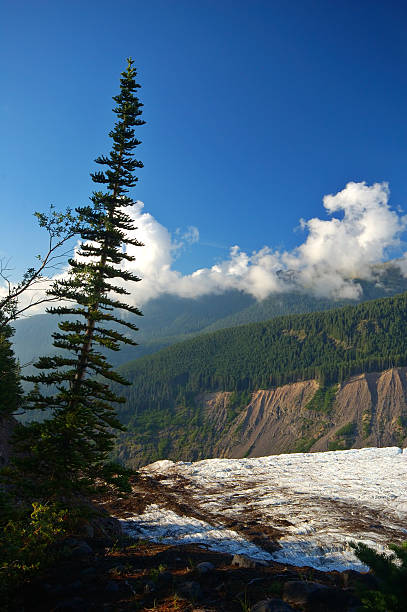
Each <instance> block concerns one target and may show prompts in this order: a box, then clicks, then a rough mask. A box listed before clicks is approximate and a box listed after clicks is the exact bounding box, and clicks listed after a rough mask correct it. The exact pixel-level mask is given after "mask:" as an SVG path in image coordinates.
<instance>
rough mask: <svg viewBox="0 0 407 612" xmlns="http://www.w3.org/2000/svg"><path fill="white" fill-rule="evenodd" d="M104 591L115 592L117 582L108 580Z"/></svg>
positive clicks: (117, 588)
mask: <svg viewBox="0 0 407 612" xmlns="http://www.w3.org/2000/svg"><path fill="white" fill-rule="evenodd" d="M105 591H107V592H108V593H117V592H118V591H119V585H118V584H117V582H114V581H113V580H109V582H108V583H107V585H106V586H105Z"/></svg>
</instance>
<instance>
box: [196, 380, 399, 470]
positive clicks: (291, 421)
mask: <svg viewBox="0 0 407 612" xmlns="http://www.w3.org/2000/svg"><path fill="white" fill-rule="evenodd" d="M317 390H318V384H317V382H316V381H312V380H311V381H305V382H298V383H294V384H290V385H284V386H283V387H277V388H276V389H272V390H259V391H256V392H255V393H253V395H252V399H251V402H250V403H249V404H248V406H247V407H246V408H245V409H244V410H243V412H242V413H241V414H240V415H239V417H238V418H237V419H236V421H235V422H234V423H233V424H232V426H231V427H230V429H229V431H225V432H224V434H223V435H222V436H221V437H220V439H219V441H218V443H217V445H216V447H215V456H216V455H217V456H222V457H231V458H240V457H260V456H265V455H271V454H277V453H284V452H295V451H298V452H304V451H310V452H316V451H325V450H340V449H348V448H363V447H366V446H377V447H384V446H393V445H397V446H406V445H407V368H393V369H391V370H387V371H385V372H380V373H371V374H362V375H359V376H355V377H353V378H351V379H349V380H348V381H346V382H345V383H343V384H342V385H340V386H338V387H337V388H335V389H333V391H332V401H331V404H330V405H328V406H327V405H326V404H325V406H323V405H322V406H318V405H313V403H312V402H311V400H312V398H313V397H314V396H315V394H316V392H317ZM217 396H218V397H217V403H220V402H221V400H222V398H221V394H217ZM212 404H213V402H212ZM210 408H211V402H208V409H209V410H210ZM212 410H213V406H212Z"/></svg>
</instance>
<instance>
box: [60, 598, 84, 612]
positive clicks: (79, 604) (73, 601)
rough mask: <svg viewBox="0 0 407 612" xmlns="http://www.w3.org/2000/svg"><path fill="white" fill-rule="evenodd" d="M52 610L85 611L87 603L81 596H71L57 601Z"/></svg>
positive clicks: (64, 611)
mask: <svg viewBox="0 0 407 612" xmlns="http://www.w3.org/2000/svg"><path fill="white" fill-rule="evenodd" d="M54 610H55V612H87V610H89V605H88V604H87V603H86V601H85V600H84V599H83V598H82V597H71V598H70V599H64V600H63V601H61V602H59V604H57V606H56V607H55V608H54Z"/></svg>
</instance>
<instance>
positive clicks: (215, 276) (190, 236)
mask: <svg viewBox="0 0 407 612" xmlns="http://www.w3.org/2000/svg"><path fill="white" fill-rule="evenodd" d="M388 201H389V188H388V185H387V183H375V184H373V185H371V186H369V185H366V183H365V182H361V183H354V182H351V183H348V184H347V185H346V187H345V188H344V189H343V190H342V191H339V192H338V193H336V194H334V195H326V196H325V197H324V198H323V206H324V208H325V212H326V213H327V214H328V219H327V220H323V219H319V218H316V217H315V218H312V219H309V220H303V219H302V220H301V221H300V223H301V227H302V229H303V231H304V233H305V240H304V241H303V242H302V244H300V245H299V246H298V247H296V248H295V249H293V250H291V251H278V250H275V249H273V248H272V247H271V246H264V247H263V248H261V249H260V250H258V251H254V252H252V253H246V252H244V251H242V250H241V249H240V248H239V246H237V245H235V246H232V247H231V248H230V251H229V255H228V257H226V258H225V259H224V260H223V261H220V262H218V263H216V264H215V265H213V266H212V267H208V268H201V269H197V270H195V271H194V272H193V273H192V274H186V275H184V274H182V273H181V272H179V271H178V270H177V269H176V260H177V256H178V255H179V253H180V252H181V251H182V250H183V249H185V248H186V247H188V245H191V244H193V243H195V242H198V241H199V231H198V229H197V228H196V227H193V226H190V227H188V228H187V230H186V231H185V232H181V231H180V230H177V231H176V232H175V234H174V235H171V234H170V232H169V231H168V229H167V228H166V227H164V226H163V225H161V224H160V223H159V222H158V221H157V220H156V219H155V218H154V217H153V216H152V215H151V214H150V213H148V212H145V211H144V204H143V203H142V202H135V204H134V207H133V208H132V210H131V211H130V213H129V214H130V215H131V216H132V218H133V220H134V222H135V226H136V227H137V230H135V231H134V236H135V237H136V238H137V239H138V240H139V241H141V242H143V243H144V245H145V246H144V247H133V246H129V247H128V249H127V252H128V253H129V254H130V255H134V256H135V257H136V260H135V261H134V262H130V263H127V264H126V266H127V267H128V268H129V269H131V270H132V271H133V272H135V273H136V274H137V275H138V276H140V277H141V278H142V282H140V283H137V284H136V285H133V288H132V289H131V290H132V295H131V296H129V298H130V300H131V301H132V302H133V301H134V303H135V304H137V305H144V304H145V303H146V302H148V301H149V300H151V299H152V298H155V297H158V296H160V295H162V294H173V295H177V296H180V297H188V298H195V297H199V296H202V295H207V294H212V293H222V292H225V291H228V290H231V289H237V290H239V291H243V292H245V293H248V294H250V295H252V296H254V297H255V298H256V299H259V300H261V299H264V298H266V297H267V296H269V295H270V294H272V293H282V292H287V291H292V290H293V289H297V290H304V291H306V292H308V293H312V294H314V295H316V296H320V297H323V296H324V297H330V298H334V299H340V298H358V297H359V296H360V295H361V293H362V289H361V287H360V285H359V283H358V282H357V280H355V279H366V280H371V279H372V278H373V277H374V274H376V275H377V269H376V271H374V269H373V268H372V267H373V266H374V265H375V264H378V263H380V262H383V261H386V260H388V259H389V257H390V256H391V251H392V250H393V249H395V248H400V247H401V245H402V243H401V235H402V233H403V232H404V231H405V230H406V227H407V216H405V215H402V214H401V213H400V212H398V211H395V210H393V209H391V208H390V206H389V203H388ZM395 263H396V264H397V265H398V266H399V267H400V269H401V271H402V273H403V274H404V275H405V276H407V255H405V256H403V257H402V258H401V259H399V260H397V262H395ZM1 292H2V290H1V288H0V294H1ZM25 299H26V298H25ZM27 299H28V298H27ZM30 312H33V311H30ZM37 312H38V310H37Z"/></svg>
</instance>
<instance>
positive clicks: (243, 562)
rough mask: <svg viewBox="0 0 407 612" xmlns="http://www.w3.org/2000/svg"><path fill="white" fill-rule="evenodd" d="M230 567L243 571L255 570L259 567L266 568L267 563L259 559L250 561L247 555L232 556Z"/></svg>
mask: <svg viewBox="0 0 407 612" xmlns="http://www.w3.org/2000/svg"><path fill="white" fill-rule="evenodd" d="M232 565H235V566H236V567H242V568H245V569H249V568H250V569H255V568H260V567H267V565H268V563H267V562H266V561H262V560H259V559H256V560H255V559H252V558H250V557H248V556H247V555H233V559H232Z"/></svg>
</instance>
